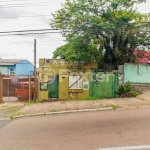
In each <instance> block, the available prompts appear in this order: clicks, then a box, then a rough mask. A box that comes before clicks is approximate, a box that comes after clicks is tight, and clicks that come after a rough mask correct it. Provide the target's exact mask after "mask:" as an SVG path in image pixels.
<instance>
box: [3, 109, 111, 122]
mask: <svg viewBox="0 0 150 150" xmlns="http://www.w3.org/2000/svg"><path fill="white" fill-rule="evenodd" d="M106 110H113V108H112V107H107V108H98V109H80V110H70V111H60V112H47V113H35V114H28V115H20V116H14V117H13V118H12V119H16V118H22V117H32V116H42V115H57V114H67V113H78V112H96V111H106ZM1 120H11V118H0V121H1Z"/></svg>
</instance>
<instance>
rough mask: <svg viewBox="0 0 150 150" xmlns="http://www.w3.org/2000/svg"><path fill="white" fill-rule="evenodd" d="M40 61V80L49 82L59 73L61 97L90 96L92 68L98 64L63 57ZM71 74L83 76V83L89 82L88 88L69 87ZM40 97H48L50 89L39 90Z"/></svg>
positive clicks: (65, 98) (76, 97)
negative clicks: (65, 59) (63, 58)
mask: <svg viewBox="0 0 150 150" xmlns="http://www.w3.org/2000/svg"><path fill="white" fill-rule="evenodd" d="M39 63H40V64H39V81H41V82H47V81H48V80H49V79H50V80H49V81H50V82H51V80H52V79H53V76H54V75H59V85H58V86H59V94H58V95H59V97H58V98H59V99H64V100H67V99H81V98H84V97H88V96H89V87H90V68H97V64H95V63H89V62H83V61H80V62H77V61H75V62H69V61H64V60H61V59H56V60H53V59H48V60H45V59H40V61H39ZM42 74H44V76H42ZM69 75H71V76H74V75H78V76H82V83H83V82H88V89H84V88H82V89H69ZM82 87H83V84H82ZM39 98H40V99H41V100H42V99H47V98H48V91H39Z"/></svg>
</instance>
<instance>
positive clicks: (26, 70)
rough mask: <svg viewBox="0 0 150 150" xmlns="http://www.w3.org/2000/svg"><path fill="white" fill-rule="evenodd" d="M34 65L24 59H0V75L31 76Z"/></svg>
mask: <svg viewBox="0 0 150 150" xmlns="http://www.w3.org/2000/svg"><path fill="white" fill-rule="evenodd" d="M33 70H34V65H33V64H31V63H30V62H29V61H28V60H26V59H0V73H1V74H4V75H9V76H12V75H18V76H28V75H33Z"/></svg>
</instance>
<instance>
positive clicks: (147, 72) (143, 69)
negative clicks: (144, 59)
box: [124, 64, 150, 83]
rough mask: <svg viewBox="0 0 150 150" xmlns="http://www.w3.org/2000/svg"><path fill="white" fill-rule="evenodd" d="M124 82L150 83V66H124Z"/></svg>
mask: <svg viewBox="0 0 150 150" xmlns="http://www.w3.org/2000/svg"><path fill="white" fill-rule="evenodd" d="M124 82H125V83H127V82H130V83H150V65H149V64H124Z"/></svg>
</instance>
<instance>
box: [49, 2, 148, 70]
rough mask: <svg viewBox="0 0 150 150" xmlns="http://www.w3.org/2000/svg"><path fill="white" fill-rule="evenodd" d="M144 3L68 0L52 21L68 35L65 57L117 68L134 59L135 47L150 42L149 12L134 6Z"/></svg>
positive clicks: (54, 25)
mask: <svg viewBox="0 0 150 150" xmlns="http://www.w3.org/2000/svg"><path fill="white" fill-rule="evenodd" d="M141 2H145V0H138V1H135V0H107V1H106V0H73V1H69V0H67V1H66V3H65V4H64V5H63V7H62V9H60V10H58V11H56V12H55V14H53V17H54V20H53V22H52V23H51V26H52V27H53V28H56V29H62V35H63V36H65V37H66V40H67V48H66V49H64V51H63V52H64V55H65V57H66V58H67V59H82V60H84V59H87V58H88V60H94V61H96V62H98V63H100V62H105V63H112V64H115V66H116V67H117V65H118V64H121V63H124V62H132V61H134V60H135V58H134V55H133V51H134V50H135V48H137V47H138V46H141V45H143V46H147V45H149V43H150V36H149V35H150V34H149V31H148V30H149V29H148V28H149V26H150V24H149V22H150V15H149V14H141V13H139V12H138V11H137V9H136V7H135V5H136V4H139V3H141ZM59 50H60V49H59ZM56 51H58V49H57V50H56ZM56 53H57V52H56ZM102 56H103V57H102Z"/></svg>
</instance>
